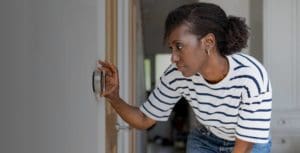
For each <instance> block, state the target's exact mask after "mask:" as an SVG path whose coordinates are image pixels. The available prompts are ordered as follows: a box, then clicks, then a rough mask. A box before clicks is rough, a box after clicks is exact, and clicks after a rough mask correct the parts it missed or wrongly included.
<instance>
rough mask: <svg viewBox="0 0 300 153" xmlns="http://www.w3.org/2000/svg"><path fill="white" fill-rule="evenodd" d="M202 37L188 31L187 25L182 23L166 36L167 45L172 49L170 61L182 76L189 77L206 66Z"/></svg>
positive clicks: (206, 57)
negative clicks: (199, 37)
mask: <svg viewBox="0 0 300 153" xmlns="http://www.w3.org/2000/svg"><path fill="white" fill-rule="evenodd" d="M203 44H204V42H203V39H198V38H197V36H196V35H194V34H192V33H191V32H189V27H188V26H187V25H185V24H182V25H180V26H178V27H177V28H175V29H174V30H173V31H172V32H171V34H170V35H169V37H168V45H169V48H170V50H171V51H172V57H171V61H172V63H175V64H176V65H177V68H178V70H179V71H180V72H182V74H183V76H185V77H189V76H192V75H194V74H196V73H197V72H200V73H201V70H203V68H204V67H205V66H206V64H207V59H208V56H207V54H206V52H205V45H203Z"/></svg>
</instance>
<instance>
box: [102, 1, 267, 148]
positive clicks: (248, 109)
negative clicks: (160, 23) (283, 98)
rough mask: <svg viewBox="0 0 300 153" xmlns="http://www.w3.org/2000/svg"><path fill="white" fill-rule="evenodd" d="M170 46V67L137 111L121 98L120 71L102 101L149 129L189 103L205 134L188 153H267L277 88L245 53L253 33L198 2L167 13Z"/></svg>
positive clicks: (193, 137)
mask: <svg viewBox="0 0 300 153" xmlns="http://www.w3.org/2000/svg"><path fill="white" fill-rule="evenodd" d="M164 40H165V42H166V44H167V45H168V46H169V48H170V51H171V53H172V59H171V60H172V63H173V64H172V65H170V66H169V68H168V69H167V70H166V71H165V72H164V74H163V75H162V76H161V79H160V82H159V83H158V84H157V86H156V88H155V89H154V90H153V91H152V93H151V95H150V96H149V98H148V100H147V101H146V102H145V103H144V104H143V105H142V106H140V107H139V108H138V107H134V106H130V105H128V104H127V103H126V102H124V101H123V100H122V99H121V98H120V97H119V79H118V73H117V69H116V67H115V66H114V65H112V64H110V63H106V62H102V61H99V63H100V64H101V65H102V67H99V70H102V71H107V73H108V74H109V76H108V77H107V80H106V82H107V83H106V84H107V89H108V90H107V91H106V92H104V93H103V96H105V97H106V98H108V99H109V102H110V104H111V105H112V106H113V108H114V109H115V110H116V111H117V112H118V114H119V115H120V116H121V117H122V118H123V119H124V120H125V121H127V122H128V123H129V124H130V125H131V126H133V127H136V128H139V129H147V128H149V127H151V126H152V125H153V124H155V122H156V121H166V120H167V119H168V117H169V115H170V113H171V111H172V108H173V107H174V105H175V104H176V102H177V101H178V100H179V99H180V98H181V97H184V98H185V99H186V100H187V101H188V102H189V104H190V106H191V107H192V108H193V111H194V112H195V115H196V118H197V120H198V121H199V122H200V123H201V124H202V125H204V127H203V128H200V127H199V128H196V129H194V130H193V131H192V132H191V133H190V134H189V137H188V142H187V153H219V152H220V153H221V152H222V153H223V152H224V153H231V152H233V153H246V152H252V153H269V152H270V148H271V139H270V121H271V107H272V89H271V84H270V81H269V79H268V74H267V72H266V70H265V68H264V67H263V66H262V65H261V64H260V63H259V62H258V61H257V60H256V59H254V58H253V57H251V56H249V55H245V54H243V53H240V51H241V49H242V48H244V47H246V46H247V40H248V27H247V25H246V24H245V21H244V20H242V19H241V18H239V17H233V16H229V17H227V15H226V14H225V12H224V11H223V10H222V9H221V8H220V7H219V6H217V5H215V4H210V3H194V4H188V5H184V6H181V7H179V8H177V9H175V10H173V11H172V12H170V13H169V15H168V17H167V19H166V23H165V35H164Z"/></svg>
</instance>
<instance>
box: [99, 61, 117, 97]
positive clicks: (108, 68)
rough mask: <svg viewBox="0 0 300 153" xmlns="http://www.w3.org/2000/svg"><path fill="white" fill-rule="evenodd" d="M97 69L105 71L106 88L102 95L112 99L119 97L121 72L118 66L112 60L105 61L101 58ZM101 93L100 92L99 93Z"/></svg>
mask: <svg viewBox="0 0 300 153" xmlns="http://www.w3.org/2000/svg"><path fill="white" fill-rule="evenodd" d="M98 63H99V65H98V64H97V69H98V70H99V71H105V74H106V77H105V90H104V91H103V93H102V95H100V96H104V97H106V98H108V99H110V100H113V99H115V98H119V74H118V70H117V68H116V66H114V65H113V64H112V63H110V62H104V61H101V60H99V61H98ZM99 94H100V93H99Z"/></svg>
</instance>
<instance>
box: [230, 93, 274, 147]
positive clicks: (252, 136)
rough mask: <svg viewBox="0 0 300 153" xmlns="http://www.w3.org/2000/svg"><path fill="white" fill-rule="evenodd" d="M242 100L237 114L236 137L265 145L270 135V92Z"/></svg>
mask: <svg viewBox="0 0 300 153" xmlns="http://www.w3.org/2000/svg"><path fill="white" fill-rule="evenodd" d="M245 97H246V98H243V100H242V102H241V105H240V108H239V114H238V121H237V127H236V133H235V135H236V137H237V138H239V139H242V140H244V141H248V142H252V143H267V142H268V140H269V134H270V123H271V112H272V92H271V91H270V92H265V93H260V94H259V95H256V96H253V97H247V96H245Z"/></svg>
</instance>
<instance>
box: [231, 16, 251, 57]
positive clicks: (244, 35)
mask: <svg viewBox="0 0 300 153" xmlns="http://www.w3.org/2000/svg"><path fill="white" fill-rule="evenodd" d="M248 29H249V28H248V26H247V25H246V23H245V19H244V18H240V17H235V16H228V33H227V52H228V53H229V54H232V53H236V52H240V51H241V50H242V49H243V48H246V47H247V41H248V37H249V31H248Z"/></svg>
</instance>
